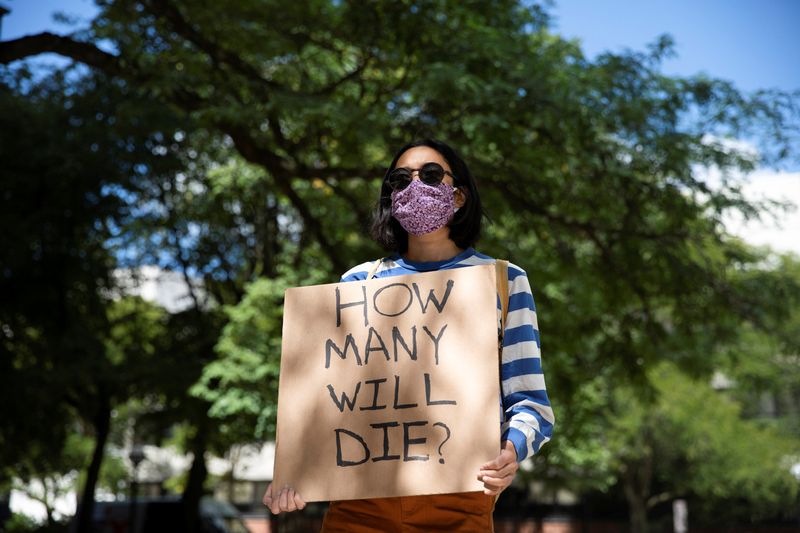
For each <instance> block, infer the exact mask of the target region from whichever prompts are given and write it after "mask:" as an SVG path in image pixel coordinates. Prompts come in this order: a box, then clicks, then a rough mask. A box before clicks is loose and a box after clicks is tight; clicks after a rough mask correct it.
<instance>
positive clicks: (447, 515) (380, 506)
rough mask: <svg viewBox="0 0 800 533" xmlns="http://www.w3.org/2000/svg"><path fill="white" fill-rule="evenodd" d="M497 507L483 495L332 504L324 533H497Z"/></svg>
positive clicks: (368, 500)
mask: <svg viewBox="0 0 800 533" xmlns="http://www.w3.org/2000/svg"><path fill="white" fill-rule="evenodd" d="M494 503H495V497H494V496H487V495H486V494H484V493H483V492H460V493H456V494H434V495H430V496H400V497H397V498H371V499H367V500H344V501H337V502H331V505H330V507H329V508H328V512H327V513H326V514H325V519H324V521H323V522H322V532H321V533H426V532H428V531H463V532H470V533H473V532H474V533H486V532H493V531H494V526H493V523H492V513H493V512H494Z"/></svg>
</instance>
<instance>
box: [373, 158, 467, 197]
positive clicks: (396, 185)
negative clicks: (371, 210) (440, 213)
mask: <svg viewBox="0 0 800 533" xmlns="http://www.w3.org/2000/svg"><path fill="white" fill-rule="evenodd" d="M415 170H416V171H418V172H419V180H420V181H421V182H422V183H424V184H425V185H428V186H430V187H436V186H437V185H439V184H440V183H441V182H442V180H443V179H444V175H445V174H447V175H448V176H450V177H451V178H453V180H456V179H457V178H456V177H455V175H453V173H452V172H450V171H449V170H445V169H444V167H442V165H440V164H439V163H433V162H431V163H425V164H424V165H422V167H420V168H405V167H398V168H395V169H392V171H391V172H389V174H388V175H387V176H386V183H387V184H388V185H389V188H390V189H392V190H393V191H402V190H403V189H405V188H406V187H408V186H409V185H411V181H412V179H413V178H412V176H413V174H414V171H415Z"/></svg>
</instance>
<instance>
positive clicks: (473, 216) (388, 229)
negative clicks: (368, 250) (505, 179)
mask: <svg viewBox="0 0 800 533" xmlns="http://www.w3.org/2000/svg"><path fill="white" fill-rule="evenodd" d="M418 146H427V147H428V148H433V149H434V150H436V151H437V152H439V153H440V154H441V155H442V157H443V158H444V160H445V161H447V164H448V165H450V170H451V171H452V172H453V175H455V178H454V180H453V183H454V185H455V186H456V187H458V188H459V189H461V191H462V192H463V193H464V196H465V197H466V199H465V203H464V205H463V206H462V207H461V209H459V210H458V211H456V213H455V215H454V216H453V220H451V221H450V224H448V226H449V228H450V239H451V240H452V241H453V242H454V243H456V246H458V247H459V248H469V247H470V246H472V245H474V244H475V243H476V242H477V241H478V238H479V237H480V233H481V222H482V219H483V216H484V213H483V208H482V206H481V198H480V196H479V195H478V188H477V186H476V184H475V178H474V177H473V176H472V174H471V173H470V171H469V168H468V167H467V164H466V163H465V162H464V160H463V159H461V157H459V155H458V154H457V153H456V151H455V150H453V149H452V148H451V147H450V146H448V145H447V144H445V143H443V142H442V141H437V140H435V139H420V140H416V141H412V142H410V143H408V144H406V145H405V146H403V147H402V148H400V150H398V151H397V153H396V154H395V156H394V159H392V163H391V164H390V165H389V168H387V169H386V173H385V174H384V176H383V183H382V184H381V196H380V198H379V199H378V205H377V207H376V209H375V212H374V214H373V218H372V227H371V229H370V234H371V235H372V237H373V238H374V239H375V240H376V241H378V242H379V243H380V244H381V245H382V246H383V247H384V248H386V249H387V250H391V251H395V252H397V253H401V254H402V253H405V252H406V251H407V250H408V233H406V230H404V229H403V227H402V226H401V225H400V223H399V222H398V221H397V220H396V219H395V218H394V217H393V216H392V189H391V188H390V187H389V184H388V182H387V180H386V178H387V177H388V176H389V172H391V171H392V170H394V168H395V165H397V160H398V159H400V156H402V155H403V154H404V153H405V152H406V151H407V150H409V149H411V148H416V147H418Z"/></svg>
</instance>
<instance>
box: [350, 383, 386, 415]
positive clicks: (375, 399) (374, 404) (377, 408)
mask: <svg viewBox="0 0 800 533" xmlns="http://www.w3.org/2000/svg"><path fill="white" fill-rule="evenodd" d="M385 382H386V378H381V379H368V380H366V381H365V382H364V383H368V384H370V385H372V386H374V387H375V388H374V389H373V391H372V405H368V406H366V407H361V410H362V411H380V410H381V409H386V406H385V405H378V391H379V390H380V388H381V383H385ZM360 384H361V383H359V385H360ZM351 411H352V409H351Z"/></svg>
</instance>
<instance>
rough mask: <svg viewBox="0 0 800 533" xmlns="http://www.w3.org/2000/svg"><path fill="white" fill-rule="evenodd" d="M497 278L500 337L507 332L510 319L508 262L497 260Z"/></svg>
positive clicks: (495, 265)
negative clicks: (507, 321) (507, 322)
mask: <svg viewBox="0 0 800 533" xmlns="http://www.w3.org/2000/svg"><path fill="white" fill-rule="evenodd" d="M494 267H495V273H496V277H497V294H499V295H500V306H501V307H500V311H501V316H502V318H501V319H500V335H501V336H502V335H503V334H504V333H505V331H506V320H507V319H508V261H506V260H504V259H497V260H496V261H495V264H494Z"/></svg>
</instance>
